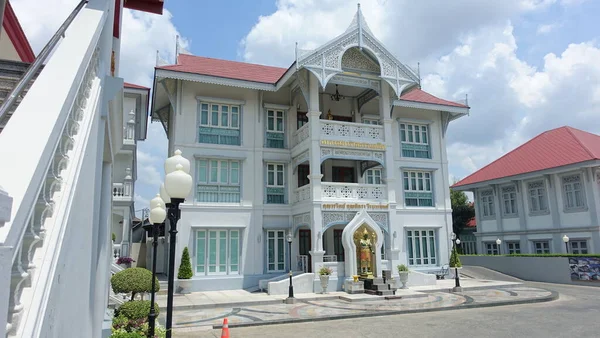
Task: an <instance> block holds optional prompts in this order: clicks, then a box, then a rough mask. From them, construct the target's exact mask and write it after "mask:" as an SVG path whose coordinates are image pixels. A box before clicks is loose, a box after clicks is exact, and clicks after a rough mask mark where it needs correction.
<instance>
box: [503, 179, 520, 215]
mask: <svg viewBox="0 0 600 338" xmlns="http://www.w3.org/2000/svg"><path fill="white" fill-rule="evenodd" d="M500 193H501V194H502V215H503V216H508V217H515V216H518V215H519V207H518V204H519V200H518V197H517V187H516V185H510V186H505V187H501V188H500ZM507 202H508V204H507Z"/></svg>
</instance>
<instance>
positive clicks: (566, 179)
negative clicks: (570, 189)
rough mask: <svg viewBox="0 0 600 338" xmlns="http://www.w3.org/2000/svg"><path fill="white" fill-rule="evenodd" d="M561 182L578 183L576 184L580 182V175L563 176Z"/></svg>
mask: <svg viewBox="0 0 600 338" xmlns="http://www.w3.org/2000/svg"><path fill="white" fill-rule="evenodd" d="M562 181H563V183H578V182H581V175H579V174H575V175H569V176H563V178H562Z"/></svg>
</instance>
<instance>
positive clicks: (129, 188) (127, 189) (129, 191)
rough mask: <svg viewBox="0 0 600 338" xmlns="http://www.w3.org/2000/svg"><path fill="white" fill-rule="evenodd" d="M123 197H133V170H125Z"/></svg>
mask: <svg viewBox="0 0 600 338" xmlns="http://www.w3.org/2000/svg"><path fill="white" fill-rule="evenodd" d="M123 196H127V197H133V178H132V177H131V168H127V169H125V178H124V179H123Z"/></svg>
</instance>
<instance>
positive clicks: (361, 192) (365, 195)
mask: <svg viewBox="0 0 600 338" xmlns="http://www.w3.org/2000/svg"><path fill="white" fill-rule="evenodd" d="M321 193H322V196H323V200H375V201H382V200H385V199H387V188H386V186H385V185H384V184H359V183H333V182H322V183H321Z"/></svg>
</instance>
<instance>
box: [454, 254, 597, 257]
mask: <svg viewBox="0 0 600 338" xmlns="http://www.w3.org/2000/svg"><path fill="white" fill-rule="evenodd" d="M462 256H493V257H594V258H600V255H599V254H552V253H550V254H510V255H486V254H477V255H462Z"/></svg>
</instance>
